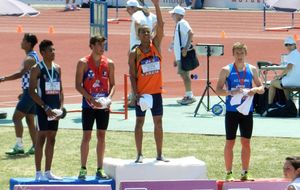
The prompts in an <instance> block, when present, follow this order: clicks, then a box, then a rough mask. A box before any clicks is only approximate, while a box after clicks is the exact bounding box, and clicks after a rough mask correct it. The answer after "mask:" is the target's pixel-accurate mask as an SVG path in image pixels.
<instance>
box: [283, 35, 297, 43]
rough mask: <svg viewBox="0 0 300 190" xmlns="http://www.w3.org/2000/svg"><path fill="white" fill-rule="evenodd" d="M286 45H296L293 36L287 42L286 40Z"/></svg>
mask: <svg viewBox="0 0 300 190" xmlns="http://www.w3.org/2000/svg"><path fill="white" fill-rule="evenodd" d="M285 44H296V41H295V40H294V38H292V37H291V36H289V37H287V38H286V39H285V40H284V45H285Z"/></svg>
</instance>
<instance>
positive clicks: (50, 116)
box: [46, 108, 56, 118]
mask: <svg viewBox="0 0 300 190" xmlns="http://www.w3.org/2000/svg"><path fill="white" fill-rule="evenodd" d="M46 115H47V116H48V117H49V118H53V117H56V113H55V112H53V111H52V109H51V108H49V109H48V110H47V111H46Z"/></svg>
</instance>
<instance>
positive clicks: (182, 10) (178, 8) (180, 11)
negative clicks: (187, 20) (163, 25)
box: [169, 5, 185, 15]
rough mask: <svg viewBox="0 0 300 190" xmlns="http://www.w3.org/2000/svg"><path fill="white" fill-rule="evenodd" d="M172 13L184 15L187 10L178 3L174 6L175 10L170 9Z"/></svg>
mask: <svg viewBox="0 0 300 190" xmlns="http://www.w3.org/2000/svg"><path fill="white" fill-rule="evenodd" d="M169 13H170V14H173V13H175V14H179V15H184V14H185V10H184V8H183V7H181V6H179V5H177V6H176V7H174V9H173V10H171V11H169Z"/></svg>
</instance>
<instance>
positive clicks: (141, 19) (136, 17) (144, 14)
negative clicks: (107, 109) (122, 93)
mask: <svg viewBox="0 0 300 190" xmlns="http://www.w3.org/2000/svg"><path fill="white" fill-rule="evenodd" d="M126 9H127V12H128V14H129V15H130V16H131V25H130V49H129V52H130V51H132V50H133V49H134V48H135V47H136V46H138V45H140V43H141V41H140V39H139V38H138V36H137V31H138V29H139V27H141V26H143V25H147V26H149V28H150V30H151V38H152V39H153V38H154V36H155V35H156V34H155V33H156V32H155V30H156V29H155V28H156V23H157V18H156V15H155V14H153V13H151V12H149V10H148V9H147V8H143V7H142V6H141V5H140V4H139V2H138V1H137V0H128V1H127V2H126ZM131 91H132V90H131ZM129 97H130V98H129V99H130V102H129V103H128V107H131V108H133V107H135V105H136V103H135V101H136V98H135V96H134V93H131V94H130V95H129Z"/></svg>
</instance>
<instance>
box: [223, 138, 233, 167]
mask: <svg viewBox="0 0 300 190" xmlns="http://www.w3.org/2000/svg"><path fill="white" fill-rule="evenodd" d="M234 144H235V140H226V143H225V148H224V160H225V168H226V171H227V172H229V171H232V161H233V147H234Z"/></svg>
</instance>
